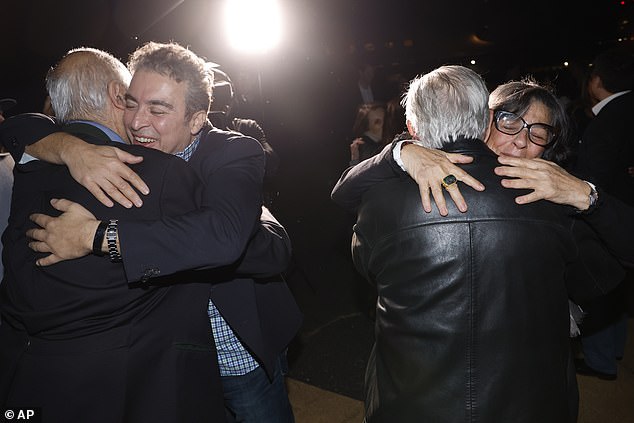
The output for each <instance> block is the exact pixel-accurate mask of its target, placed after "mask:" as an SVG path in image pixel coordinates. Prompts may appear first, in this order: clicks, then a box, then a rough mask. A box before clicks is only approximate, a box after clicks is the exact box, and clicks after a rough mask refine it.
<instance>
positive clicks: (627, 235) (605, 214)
mask: <svg viewBox="0 0 634 423" xmlns="http://www.w3.org/2000/svg"><path fill="white" fill-rule="evenodd" d="M597 190H598V191H599V204H598V205H597V206H596V208H595V209H594V210H592V211H591V212H590V213H582V214H580V217H581V218H582V219H583V220H585V222H586V223H587V224H588V225H590V227H591V228H592V229H593V230H594V231H595V232H596V233H597V235H598V236H599V239H600V240H601V241H602V242H603V244H604V245H605V246H606V248H607V249H608V250H609V251H610V252H611V253H612V254H613V255H614V256H615V257H617V258H618V259H619V260H621V261H622V262H623V264H625V265H626V266H630V267H634V248H633V247H632V240H633V239H634V207H633V206H630V205H628V204H626V203H624V202H623V201H621V200H619V199H618V198H615V197H613V196H611V195H610V194H608V193H606V192H604V191H603V190H602V189H601V188H600V187H597Z"/></svg>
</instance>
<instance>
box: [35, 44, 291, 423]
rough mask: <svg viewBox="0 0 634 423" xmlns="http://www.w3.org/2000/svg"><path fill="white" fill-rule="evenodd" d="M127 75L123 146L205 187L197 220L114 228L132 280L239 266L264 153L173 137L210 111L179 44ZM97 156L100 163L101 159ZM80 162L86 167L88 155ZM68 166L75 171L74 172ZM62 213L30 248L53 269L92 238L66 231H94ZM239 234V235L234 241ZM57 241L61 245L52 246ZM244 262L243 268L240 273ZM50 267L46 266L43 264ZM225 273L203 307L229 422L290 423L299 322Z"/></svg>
mask: <svg viewBox="0 0 634 423" xmlns="http://www.w3.org/2000/svg"><path fill="white" fill-rule="evenodd" d="M129 66H130V69H131V70H132V71H133V78H132V82H131V84H130V88H129V91H128V93H127V94H126V111H125V114H124V122H125V126H126V131H127V135H128V138H129V139H130V140H131V141H132V142H133V143H134V144H140V145H143V146H145V147H148V148H154V149H158V150H161V151H164V152H169V153H172V154H174V153H176V154H178V155H182V156H183V157H184V158H185V159H188V161H189V164H190V165H191V166H192V167H193V168H194V169H195V170H196V172H197V173H198V175H199V176H200V178H201V179H202V180H203V181H204V182H205V190H204V194H203V208H202V209H200V210H199V211H197V212H195V213H190V214H187V215H184V216H180V217H179V218H178V219H175V220H173V221H153V222H146V223H144V224H136V223H135V222H125V221H122V220H121V221H119V222H118V240H119V244H118V245H119V246H120V254H121V256H122V259H123V263H124V266H125V268H126V273H127V275H128V277H129V278H131V279H135V278H137V279H138V278H140V279H141V280H144V279H150V278H152V277H153V276H154V275H156V274H159V273H160V274H169V273H171V272H174V271H177V270H185V269H192V268H198V267H200V266H209V265H210V263H209V262H211V264H212V265H214V263H216V264H217V262H215V261H216V260H218V258H216V257H215V256H217V255H219V254H220V255H221V256H222V257H221V258H222V259H225V260H226V258H227V257H225V256H227V255H229V257H231V259H232V260H238V261H240V260H241V258H242V254H243V250H244V248H242V249H239V248H235V246H236V245H235V244H236V240H235V239H233V237H236V236H238V237H239V239H244V241H248V239H249V236H250V235H251V231H252V230H250V231H246V232H245V230H244V229H245V228H249V227H253V224H252V223H250V222H253V219H256V220H257V215H256V214H253V212H252V209H253V208H254V207H257V208H258V210H259V208H260V206H261V190H262V187H261V181H262V175H263V162H262V154H263V153H262V148H261V147H260V146H259V144H258V143H257V141H255V140H253V139H251V138H246V137H244V136H242V135H241V134H237V133H230V132H225V131H222V130H219V129H216V128H213V127H205V128H204V129H202V131H201V132H191V133H190V131H187V130H184V129H178V128H179V127H178V122H180V121H181V120H182V114H184V113H185V111H186V110H193V111H194V112H195V113H197V111H199V110H202V111H204V112H205V116H206V113H207V110H208V107H209V96H208V95H207V96H206V103H205V104H204V108H201V107H200V105H198V104H195V103H192V100H191V99H192V98H196V96H200V90H201V88H200V86H201V81H203V80H205V79H207V78H209V73H208V72H207V71H206V70H205V62H204V61H203V60H202V59H200V58H199V57H197V56H196V55H195V54H194V53H192V52H191V51H189V50H187V49H185V48H183V47H182V46H180V45H178V44H175V43H170V44H160V43H148V44H146V45H144V46H143V47H141V48H139V49H137V51H135V52H134V53H133V54H132V56H131V59H130V64H129ZM45 141H46V140H45ZM255 147H257V148H255ZM256 153H257V154H256ZM245 154H246V155H247V157H253V158H254V159H257V162H253V160H251V163H252V164H251V166H252V167H250V168H249V167H244V166H242V167H241V168H240V167H238V165H237V163H235V161H236V160H237V159H238V158H240V157H241V155H245ZM96 157H97V159H95V162H99V161H100V160H99V157H100V153H96ZM82 161H83V162H88V161H90V158H89V157H88V155H87V154H84V155H83V156H82ZM68 165H69V167H70V168H71V169H73V168H74V164H72V163H68ZM254 165H257V166H256V167H254ZM96 172H97V173H99V172H102V174H109V175H112V174H111V173H109V172H107V171H103V170H97V171H96ZM79 179H80V180H81V179H82V178H81V177H80V178H79ZM254 197H256V198H258V201H253V200H252V198H254ZM134 201H135V202H136V201H137V200H134ZM129 204H130V205H131V204H132V202H130V203H129ZM60 209H61V210H62V211H68V213H65V214H63V215H62V218H61V219H58V220H55V221H50V220H49V219H48V218H47V217H45V216H40V217H41V219H43V220H41V221H40V220H38V222H41V223H42V224H43V225H44V226H46V232H41V233H36V234H34V236H36V237H37V239H38V240H41V241H44V240H46V243H41V244H38V246H37V247H36V248H40V249H44V250H46V251H53V252H55V251H63V250H64V252H63V253H57V254H53V255H52V256H51V257H50V259H51V261H56V260H58V259H59V258H60V257H64V258H70V257H75V256H76V255H75V254H77V252H78V251H79V255H84V254H87V253H88V252H89V244H90V240H89V238H90V237H89V236H87V237H84V238H82V239H77V238H74V239H73V240H68V239H63V238H64V236H65V235H67V234H68V228H70V227H86V226H94V224H95V222H96V219H95V218H94V217H92V216H89V215H88V214H86V213H85V211H84V210H81V208H80V207H79V206H78V205H76V204H70V203H65V204H64V205H63V207H62V208H60ZM78 210H80V211H79V212H78ZM216 217H228V218H229V219H230V220H232V224H231V225H225V226H222V227H219V226H218V225H214V222H215V221H216V220H218V219H215V218H216ZM52 222H54V223H52ZM51 223H52V224H51ZM236 229H239V231H238V233H234V232H235V231H236ZM245 235H246V237H245ZM230 237H231V238H230ZM55 239H62V241H61V242H59V243H56V241H55ZM166 240H169V242H166ZM57 244H59V245H57ZM192 245H193V246H194V248H192V247H191V246H192ZM69 250H71V251H72V254H68V251H69ZM185 251H187V254H183V253H184V252H185ZM247 258H248V255H247V257H245V258H244V259H242V261H240V264H241V266H245V263H244V261H245V260H246V259H247ZM47 263H50V261H41V264H47ZM248 264H249V265H252V267H254V268H257V269H258V270H259V271H262V269H264V268H266V266H267V263H266V262H262V261H259V262H254V263H248ZM227 270H228V272H227V281H226V283H216V284H214V285H213V287H212V290H211V294H210V296H211V298H210V302H209V316H210V318H211V321H212V328H213V334H214V337H215V339H216V345H217V349H218V360H219V363H220V372H221V375H222V382H223V388H224V393H225V404H226V407H227V416H228V418H229V419H233V418H235V419H236V420H238V421H254V422H266V421H276V422H286V421H293V415H292V411H291V408H290V404H289V402H288V397H287V394H286V391H285V387H284V384H283V382H284V381H283V376H282V373H281V368H282V361H283V360H282V356H283V352H284V350H285V348H286V346H287V345H288V343H289V342H290V340H291V339H292V338H293V336H294V335H295V333H296V331H297V330H298V329H299V325H300V324H301V314H300V312H299V310H298V308H297V305H296V304H295V302H294V299H293V298H292V295H291V294H290V291H289V290H288V287H287V286H286V284H285V282H284V281H283V280H281V279H279V278H277V279H269V280H266V281H263V280H254V279H253V278H252V277H248V276H243V274H241V273H234V269H232V268H231V267H229V268H228V269H227ZM249 275H251V276H254V275H255V276H257V275H258V272H256V271H253V272H250V273H249Z"/></svg>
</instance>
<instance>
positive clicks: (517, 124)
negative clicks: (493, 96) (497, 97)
mask: <svg viewBox="0 0 634 423" xmlns="http://www.w3.org/2000/svg"><path fill="white" fill-rule="evenodd" d="M495 127H496V128H497V129H498V131H500V132H503V133H505V134H508V135H515V134H517V133H518V132H519V131H521V130H522V128H524V121H523V120H522V118H521V117H519V116H517V115H516V114H515V113H511V112H499V113H498V115H497V119H496V120H495Z"/></svg>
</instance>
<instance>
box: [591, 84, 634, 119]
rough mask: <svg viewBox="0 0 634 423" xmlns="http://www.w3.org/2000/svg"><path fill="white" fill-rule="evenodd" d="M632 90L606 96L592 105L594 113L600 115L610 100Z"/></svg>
mask: <svg viewBox="0 0 634 423" xmlns="http://www.w3.org/2000/svg"><path fill="white" fill-rule="evenodd" d="M630 91H632V90H627V91H620V92H618V93H614V94H612V95H611V96H609V97H606V98H604V99H603V100H601V101H599V102H598V103H597V104H595V105H594V106H593V107H592V113H594V115H595V116H596V115H598V114H599V112H600V111H601V109H603V108H604V107H605V105H606V104H608V103H609V102H610V101H612V100H614V99H615V98H617V97H620V96H622V95H623V94H627V93H629V92H630Z"/></svg>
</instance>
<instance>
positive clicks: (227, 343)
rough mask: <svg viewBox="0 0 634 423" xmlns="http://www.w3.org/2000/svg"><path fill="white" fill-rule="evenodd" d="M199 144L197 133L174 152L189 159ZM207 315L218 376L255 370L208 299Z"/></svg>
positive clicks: (250, 357) (238, 374) (252, 359)
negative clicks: (214, 344) (215, 355)
mask: <svg viewBox="0 0 634 423" xmlns="http://www.w3.org/2000/svg"><path fill="white" fill-rule="evenodd" d="M199 144H200V135H198V136H197V137H196V138H195V139H194V140H193V141H192V142H191V143H190V144H189V145H188V146H187V147H185V149H184V150H183V151H181V152H178V153H174V155H175V156H177V157H180V158H181V159H183V160H185V161H189V159H191V157H192V155H193V154H194V152H195V151H196V149H197V148H198V145H199ZM207 315H208V316H209V320H210V321H211V332H212V333H213V336H214V341H215V342H216V354H217V357H218V367H219V369H220V376H242V375H245V374H247V373H249V372H251V371H253V370H255V369H256V368H257V367H258V366H259V364H258V362H257V361H256V360H255V359H254V358H253V356H252V355H251V354H250V353H249V351H247V350H246V348H244V345H242V343H241V342H240V340H239V339H238V337H237V336H236V334H235V333H234V332H233V330H232V329H231V327H230V326H229V324H228V323H227V321H226V320H225V319H224V318H223V317H222V315H221V314H220V311H219V310H218V308H217V307H216V306H215V305H214V303H213V302H212V301H211V299H210V300H209V305H208V307H207Z"/></svg>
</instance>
